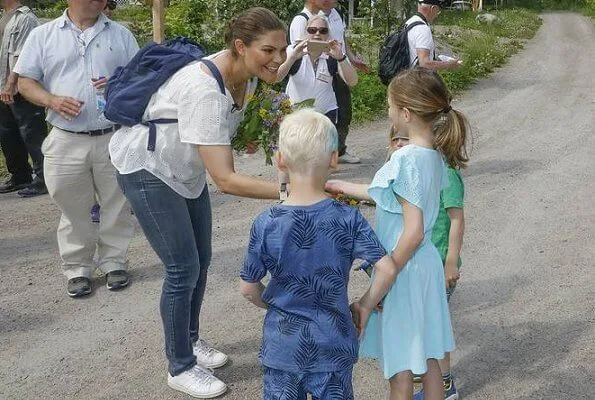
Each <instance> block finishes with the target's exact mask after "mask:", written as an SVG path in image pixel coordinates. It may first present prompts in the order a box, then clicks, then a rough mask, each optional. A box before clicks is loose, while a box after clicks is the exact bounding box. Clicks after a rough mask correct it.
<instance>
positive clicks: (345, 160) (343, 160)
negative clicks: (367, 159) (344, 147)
mask: <svg viewBox="0 0 595 400" xmlns="http://www.w3.org/2000/svg"><path fill="white" fill-rule="evenodd" d="M360 162H361V160H360V159H359V157H356V156H354V155H352V154H349V153H348V152H345V154H343V155H342V156H340V157H339V164H359V163H360Z"/></svg>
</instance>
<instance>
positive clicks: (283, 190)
mask: <svg viewBox="0 0 595 400" xmlns="http://www.w3.org/2000/svg"><path fill="white" fill-rule="evenodd" d="M288 196H289V193H287V183H285V182H284V183H282V184H281V185H279V200H281V203H283V202H284V201H285V200H287V197H288Z"/></svg>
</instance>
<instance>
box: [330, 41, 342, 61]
mask: <svg viewBox="0 0 595 400" xmlns="http://www.w3.org/2000/svg"><path fill="white" fill-rule="evenodd" d="M329 46H330V48H331V51H330V52H329V53H330V55H331V57H333V58H334V59H335V60H340V59H342V58H343V57H344V54H343V47H342V46H341V42H339V41H338V40H331V41H330V42H329Z"/></svg>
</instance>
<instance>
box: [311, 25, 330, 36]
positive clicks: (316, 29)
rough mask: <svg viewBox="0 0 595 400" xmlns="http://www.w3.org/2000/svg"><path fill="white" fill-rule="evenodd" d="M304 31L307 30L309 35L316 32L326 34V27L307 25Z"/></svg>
mask: <svg viewBox="0 0 595 400" xmlns="http://www.w3.org/2000/svg"><path fill="white" fill-rule="evenodd" d="M306 32H308V33H309V34H310V35H315V34H316V32H318V33H320V34H321V35H327V34H328V28H325V27H318V26H309V27H308V28H306Z"/></svg>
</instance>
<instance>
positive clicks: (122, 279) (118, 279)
mask: <svg viewBox="0 0 595 400" xmlns="http://www.w3.org/2000/svg"><path fill="white" fill-rule="evenodd" d="M129 283H130V280H129V279H128V273H127V272H126V271H124V270H123V269H119V270H117V271H111V272H108V273H107V274H105V286H106V287H107V288H108V289H109V290H119V289H124V288H125V287H126V286H128V284H129Z"/></svg>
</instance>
